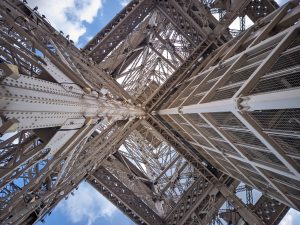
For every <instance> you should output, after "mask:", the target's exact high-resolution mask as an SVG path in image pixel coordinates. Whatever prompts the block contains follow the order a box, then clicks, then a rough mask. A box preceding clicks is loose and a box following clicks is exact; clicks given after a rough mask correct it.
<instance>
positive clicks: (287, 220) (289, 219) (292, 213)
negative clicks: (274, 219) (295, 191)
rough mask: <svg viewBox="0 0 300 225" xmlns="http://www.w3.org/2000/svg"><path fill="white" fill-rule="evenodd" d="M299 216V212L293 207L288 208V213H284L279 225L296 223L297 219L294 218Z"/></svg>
mask: <svg viewBox="0 0 300 225" xmlns="http://www.w3.org/2000/svg"><path fill="white" fill-rule="evenodd" d="M299 217H300V212H298V211H296V210H294V209H290V210H289V211H288V213H287V214H286V215H285V217H284V218H283V219H282V220H281V222H280V224H279V225H297V221H295V220H299ZM294 222H295V223H294ZM298 222H299V221H298Z"/></svg>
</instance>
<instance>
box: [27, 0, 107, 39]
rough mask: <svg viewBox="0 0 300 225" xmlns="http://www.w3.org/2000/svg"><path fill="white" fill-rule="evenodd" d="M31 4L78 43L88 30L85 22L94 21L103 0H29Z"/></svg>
mask: <svg viewBox="0 0 300 225" xmlns="http://www.w3.org/2000/svg"><path fill="white" fill-rule="evenodd" d="M27 1H28V4H29V6H31V7H35V6H38V11H39V12H40V13H41V14H44V15H45V16H46V18H47V19H48V20H49V21H50V23H51V24H52V25H53V27H55V28H56V29H57V30H62V31H63V32H64V34H65V35H67V34H68V35H70V38H71V39H72V40H73V41H74V42H75V43H77V42H78V39H79V37H80V36H82V35H83V34H84V33H85V32H86V28H85V26H84V22H87V23H92V22H93V20H94V19H95V17H96V16H97V13H98V11H99V10H100V9H101V8H102V0H51V1H39V0H27Z"/></svg>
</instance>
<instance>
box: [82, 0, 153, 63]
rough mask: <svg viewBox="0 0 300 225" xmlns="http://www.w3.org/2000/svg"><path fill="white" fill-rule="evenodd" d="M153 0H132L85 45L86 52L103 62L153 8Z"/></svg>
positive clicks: (97, 60) (95, 59)
mask: <svg viewBox="0 0 300 225" xmlns="http://www.w3.org/2000/svg"><path fill="white" fill-rule="evenodd" d="M153 7H154V2H153V0H143V1H140V0H134V1H131V2H130V3H129V4H128V5H127V6H126V7H125V8H124V9H123V10H122V11H121V12H120V13H119V14H118V15H117V16H116V17H115V18H114V19H113V20H112V21H111V22H110V23H109V24H108V25H106V27H105V28H104V29H103V30H102V31H100V32H99V33H98V34H97V35H96V36H95V37H94V38H93V39H92V40H91V41H90V42H89V43H88V44H87V45H86V46H85V47H84V50H85V52H86V53H87V54H88V55H89V56H90V57H92V58H93V60H94V61H95V62H97V63H99V62H101V61H102V60H103V59H104V58H105V56H107V55H108V54H109V53H110V52H111V50H112V49H114V48H115V47H116V46H117V45H118V44H119V43H120V42H121V41H123V40H124V39H125V37H126V36H127V35H128V34H129V33H131V32H132V31H133V29H134V28H135V27H136V26H137V25H138V24H139V23H140V22H141V21H142V20H143V19H144V18H145V17H146V16H147V15H148V14H149V12H150V11H151V10H152V9H153Z"/></svg>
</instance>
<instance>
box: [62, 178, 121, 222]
mask: <svg viewBox="0 0 300 225" xmlns="http://www.w3.org/2000/svg"><path fill="white" fill-rule="evenodd" d="M58 210H60V211H61V212H62V213H63V214H64V215H67V217H68V218H69V220H70V221H71V222H72V223H78V222H83V221H88V222H87V225H92V224H93V223H94V222H95V221H96V220H97V219H98V218H101V217H112V216H113V215H114V213H115V212H117V208H116V207H115V206H114V205H113V204H112V203H110V202H109V201H108V200H107V199H106V198H105V197H103V196H102V195H101V194H99V193H98V192H97V191H96V190H95V189H94V188H92V187H91V186H90V185H89V184H87V183H82V184H81V185H80V186H79V189H78V190H77V191H75V195H74V196H72V195H70V196H69V198H68V200H65V201H63V202H61V204H60V205H59V206H58Z"/></svg>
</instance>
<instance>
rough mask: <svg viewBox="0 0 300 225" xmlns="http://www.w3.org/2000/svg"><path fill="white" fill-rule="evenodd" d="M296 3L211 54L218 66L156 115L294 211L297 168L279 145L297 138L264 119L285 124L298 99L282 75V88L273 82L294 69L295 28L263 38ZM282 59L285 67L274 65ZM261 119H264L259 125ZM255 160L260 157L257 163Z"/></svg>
mask: <svg viewBox="0 0 300 225" xmlns="http://www.w3.org/2000/svg"><path fill="white" fill-rule="evenodd" d="M298 6H299V5H297V4H295V3H287V4H286V5H285V6H283V7H282V8H280V9H278V10H277V11H276V12H274V13H273V14H272V15H270V17H272V19H271V20H270V18H266V19H265V23H263V24H264V26H263V27H262V28H260V32H253V30H252V35H250V32H245V33H244V35H243V36H242V37H241V39H240V40H242V41H240V40H237V41H236V43H235V44H234V45H232V47H231V48H229V49H228V50H227V51H224V52H223V53H222V54H221V55H220V56H219V63H218V64H216V65H215V66H211V67H206V68H205V69H204V70H202V72H200V73H199V74H198V75H196V76H194V77H192V78H191V79H189V80H187V81H186V82H185V84H184V85H183V86H182V89H183V90H181V94H179V95H177V97H176V99H173V100H172V102H170V103H169V106H171V107H169V109H165V110H161V111H159V114H160V115H161V116H162V118H163V119H164V120H165V121H166V122H169V123H172V124H173V126H176V129H177V130H179V134H181V133H182V132H184V133H185V135H186V136H187V138H189V139H190V144H192V145H193V146H195V147H196V146H199V147H201V148H202V149H204V150H205V151H203V150H201V151H202V153H204V154H205V155H209V156H212V155H213V158H214V159H215V160H216V161H217V162H218V164H219V165H223V168H220V169H221V170H222V171H223V172H225V173H228V174H231V176H235V177H237V179H241V180H243V181H244V182H245V183H248V184H250V185H252V186H254V187H256V188H258V189H259V190H268V193H269V194H270V195H271V196H273V197H275V198H277V199H278V200H279V201H282V202H284V203H285V204H288V205H289V206H291V207H294V208H299V204H298V203H297V202H298V197H297V195H298V194H297V193H298V191H296V186H298V183H299V164H298V163H297V156H296V157H293V156H292V153H290V154H289V155H290V156H288V154H287V151H288V150H287V149H285V147H284V146H285V145H283V142H282V141H283V139H284V140H285V142H284V143H287V142H286V139H285V138H287V136H289V138H292V139H295V138H296V139H297V138H298V135H296V136H297V137H296V136H295V134H294V133H295V132H296V133H297V129H298V128H297V127H295V125H292V126H289V127H285V128H284V127H283V126H281V125H280V124H281V122H280V121H278V122H275V121H272V118H273V119H274V116H282V118H281V119H280V120H285V119H284V115H285V113H294V114H293V115H294V117H297V110H298V108H299V101H297V102H296V101H295V100H294V95H296V96H299V90H298V84H297V82H296V83H295V82H294V81H291V80H290V79H291V78H287V77H286V78H285V79H288V80H290V83H289V85H287V86H282V85H279V84H278V83H276V81H278V78H277V76H280V77H282V78H283V77H285V76H293V74H292V73H290V72H286V71H289V70H293V71H294V69H295V68H297V66H298V62H297V59H296V57H294V56H293V54H297V53H295V52H297V51H298V47H299V46H298V44H297V43H298V33H299V27H298V26H297V25H295V26H291V27H290V28H288V29H286V30H282V32H280V33H278V34H277V35H274V36H273V37H270V38H269V39H268V38H267V37H268V36H269V35H270V32H271V31H274V29H276V26H277V25H278V24H279V23H280V21H282V22H283V21H285V18H287V17H288V12H289V11H293V10H297V7H298ZM298 19H299V18H298ZM296 20H297V19H296ZM262 21H263V20H262ZM290 24H291V25H292V23H290ZM249 29H251V28H249ZM252 29H253V28H252ZM238 46H239V47H241V46H243V49H245V50H244V51H241V49H240V53H239V54H236V55H235V56H233V57H231V58H228V56H230V55H232V54H234V53H236V51H237V49H238V48H237V47H238ZM268 46H269V47H270V46H272V48H274V49H273V50H272V49H270V48H268ZM274 46H275V47H274ZM220 51H222V49H220ZM231 51H234V53H232V52H231ZM258 51H259V53H258V54H255V52H258ZM223 57H224V58H223ZM222 58H223V59H222ZM286 58H289V59H290V60H291V61H286ZM283 61H284V62H286V63H285V64H282V63H283ZM227 63H228V64H227ZM287 74H289V75H287ZM244 76H245V77H244ZM199 79H201V82H200V83H199ZM266 82H273V84H274V85H275V86H273V87H272V88H271V87H268V85H267V83H266ZM262 85H264V86H262ZM271 91H272V94H271ZM275 91H276V92H275ZM292 93H293V94H292ZM251 94H252V95H251ZM254 95H255V100H254V99H253V98H254ZM279 96H281V97H279ZM238 98H241V99H240V100H238ZM275 99H276V100H275ZM260 100H262V101H263V103H262V101H260ZM281 100H283V101H281ZM254 101H255V103H254ZM247 103H249V104H247ZM167 104H168V103H167ZM167 104H166V105H167ZM174 106H176V107H174ZM172 107H174V108H172ZM167 108H168V107H167ZM272 112H273V114H272ZM263 115H264V121H262V120H261V119H262V116H263ZM267 115H268V117H267ZM267 121H270V122H267ZM271 121H272V123H271ZM278 129H280V130H281V131H280V132H283V131H282V129H283V130H285V131H284V133H285V134H286V135H287V136H286V137H285V138H284V137H281V135H282V134H280V133H279V131H278ZM254 143H255V144H256V146H254ZM294 143H295V142H294ZM290 144H291V143H290ZM291 147H292V146H291ZM196 148H197V147H196ZM292 148H293V147H292ZM212 153H213V154H212ZM236 153H238V154H236ZM258 157H260V158H264V159H265V161H264V163H263V162H262V161H260V160H258ZM224 165H226V168H225V169H224ZM248 165H251V167H252V168H253V169H252V168H251V169H250V168H249V167H248ZM247 167H248V168H247ZM280 168H281V169H280ZM283 168H285V169H283ZM233 171H234V172H233ZM250 174H251V175H250ZM271 174H272V175H271ZM249 175H250V176H249ZM273 176H274V177H276V178H275V179H274V178H273ZM286 178H289V180H287V179H286ZM275 180H276V181H275ZM289 182H290V185H289V187H290V188H289V191H288V192H286V191H285V188H283V186H282V184H283V183H285V184H287V183H289ZM292 193H293V194H292Z"/></svg>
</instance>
